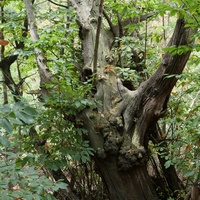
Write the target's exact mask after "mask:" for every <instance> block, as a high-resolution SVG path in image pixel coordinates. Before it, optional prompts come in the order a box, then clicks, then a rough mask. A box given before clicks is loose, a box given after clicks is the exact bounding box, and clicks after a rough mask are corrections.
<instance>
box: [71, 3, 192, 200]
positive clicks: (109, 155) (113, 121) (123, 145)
mask: <svg viewBox="0 0 200 200" xmlns="http://www.w3.org/2000/svg"><path fill="white" fill-rule="evenodd" d="M71 3H72V5H73V6H74V8H75V9H76V11H77V15H78V16H79V23H80V26H81V35H82V39H83V52H84V63H85V66H84V68H90V69H91V71H94V69H93V68H92V66H93V56H94V46H95V36H96V28H97V17H98V9H97V8H98V6H99V5H98V3H93V1H89V0H88V1H84V0H78V1H71ZM83 11H84V12H83ZM185 24H186V21H185V20H184V19H178V20H177V23H176V27H175V30H174V34H173V36H172V38H171V40H170V42H169V46H176V47H178V46H181V45H188V44H190V43H191V41H190V39H189V37H190V35H191V34H192V31H191V30H190V29H186V28H184V26H185ZM111 35H112V34H107V32H106V31H105V30H104V29H103V28H102V29H101V33H100V36H99V50H98V64H97V80H96V88H97V92H96V94H95V96H94V101H95V102H96V105H97V107H96V109H93V110H90V109H88V110H86V111H85V112H84V113H83V114H82V119H83V121H84V127H85V128H86V129H87V130H88V132H89V141H90V143H91V146H92V147H93V148H94V149H95V151H96V155H95V161H96V164H97V165H98V167H99V170H100V172H101V174H102V177H103V178H104V180H105V182H106V184H107V187H108V189H109V192H110V199H113V200H123V199H124V200H125V199H132V200H143V199H145V200H147V199H149V200H152V199H157V197H156V195H155V193H154V190H153V188H152V187H151V182H150V181H149V178H148V174H147V171H146V161H147V156H146V149H145V148H146V147H147V146H146V144H147V143H148V140H147V138H148V132H149V129H150V128H151V126H152V125H153V124H155V122H156V121H157V120H158V119H159V118H160V117H162V116H163V114H164V113H165V111H166V108H167V101H168V98H169V95H170V92H171V90H172V88H173V87H174V85H175V83H176V81H177V79H176V77H175V76H173V77H172V78H166V75H172V74H174V75H178V74H180V73H181V72H182V70H183V69H184V67H185V64H186V62H187V60H188V58H189V56H190V52H185V53H184V54H181V55H174V56H171V55H170V53H165V55H164V57H163V60H162V62H161V64H160V66H159V67H158V69H157V70H156V72H155V73H154V74H153V75H152V76H151V78H150V79H149V80H147V81H145V82H144V83H142V84H141V85H140V87H139V88H138V89H137V90H135V91H130V90H128V89H127V88H125V87H124V86H123V84H122V82H121V81H120V80H119V79H118V78H117V77H116V74H115V67H114V66H112V65H111V64H110V63H109V62H108V60H109V59H108V58H109V57H110V45H109V44H110V42H109V41H112V40H113V38H111ZM107 66H109V70H107V68H106V67H107Z"/></svg>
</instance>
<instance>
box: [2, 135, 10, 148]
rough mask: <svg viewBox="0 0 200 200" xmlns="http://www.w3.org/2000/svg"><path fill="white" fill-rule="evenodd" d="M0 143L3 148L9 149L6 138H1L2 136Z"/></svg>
mask: <svg viewBox="0 0 200 200" xmlns="http://www.w3.org/2000/svg"><path fill="white" fill-rule="evenodd" d="M0 143H1V144H2V145H3V146H4V147H5V148H7V147H9V145H10V142H9V140H8V138H6V137H3V136H1V137H0Z"/></svg>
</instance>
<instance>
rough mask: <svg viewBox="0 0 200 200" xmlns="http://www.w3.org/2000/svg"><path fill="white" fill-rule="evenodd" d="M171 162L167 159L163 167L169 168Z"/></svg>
mask: <svg viewBox="0 0 200 200" xmlns="http://www.w3.org/2000/svg"><path fill="white" fill-rule="evenodd" d="M171 164H172V162H171V160H168V161H167V162H166V163H165V168H166V169H167V168H169V167H170V165H171Z"/></svg>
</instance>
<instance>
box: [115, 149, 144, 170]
mask: <svg viewBox="0 0 200 200" xmlns="http://www.w3.org/2000/svg"><path fill="white" fill-rule="evenodd" d="M147 160H148V159H147V155H146V152H145V150H143V149H137V148H136V147H135V146H133V145H127V146H123V147H121V149H120V151H119V157H118V165H119V168H120V170H124V171H125V170H129V169H131V168H132V167H133V166H135V165H144V164H145V163H146V162H147Z"/></svg>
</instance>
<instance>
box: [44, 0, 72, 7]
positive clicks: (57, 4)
mask: <svg viewBox="0 0 200 200" xmlns="http://www.w3.org/2000/svg"><path fill="white" fill-rule="evenodd" d="M48 1H49V2H50V3H52V4H54V5H56V6H60V7H63V8H66V9H68V8H69V7H68V6H65V5H62V4H59V3H55V2H54V1H51V0H48Z"/></svg>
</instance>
